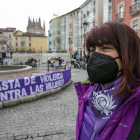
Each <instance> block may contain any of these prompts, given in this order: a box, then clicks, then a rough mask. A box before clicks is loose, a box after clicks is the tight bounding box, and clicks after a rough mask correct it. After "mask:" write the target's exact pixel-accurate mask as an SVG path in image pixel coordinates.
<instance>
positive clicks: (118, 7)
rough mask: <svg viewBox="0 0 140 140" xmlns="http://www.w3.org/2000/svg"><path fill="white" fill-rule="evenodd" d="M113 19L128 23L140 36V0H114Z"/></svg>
mask: <svg viewBox="0 0 140 140" xmlns="http://www.w3.org/2000/svg"><path fill="white" fill-rule="evenodd" d="M112 21H118V22H122V23H125V24H127V25H128V26H130V27H131V28H133V30H135V32H136V33H137V34H138V35H139V36H140V33H139V29H140V0H112Z"/></svg>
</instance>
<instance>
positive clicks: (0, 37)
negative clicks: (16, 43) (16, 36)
mask: <svg viewBox="0 0 140 140" xmlns="http://www.w3.org/2000/svg"><path fill="white" fill-rule="evenodd" d="M7 41H8V37H6V36H4V35H0V42H1V43H6V42H7Z"/></svg>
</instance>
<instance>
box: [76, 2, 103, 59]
mask: <svg viewBox="0 0 140 140" xmlns="http://www.w3.org/2000/svg"><path fill="white" fill-rule="evenodd" d="M83 23H86V28H85V27H84V25H83ZM102 23H103V0H100V1H99V0H98V1H97V0H87V1H85V2H84V3H83V4H82V5H81V6H80V10H79V14H78V54H79V56H80V57H83V56H84V54H86V49H85V42H84V41H85V39H84V37H85V34H86V33H87V32H89V31H90V30H91V29H92V28H94V27H95V26H100V25H101V24H102Z"/></svg>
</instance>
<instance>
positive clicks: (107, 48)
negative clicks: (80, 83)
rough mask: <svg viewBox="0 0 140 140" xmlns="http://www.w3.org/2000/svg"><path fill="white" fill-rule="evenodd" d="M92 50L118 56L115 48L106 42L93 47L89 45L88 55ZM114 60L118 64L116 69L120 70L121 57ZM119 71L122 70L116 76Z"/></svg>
mask: <svg viewBox="0 0 140 140" xmlns="http://www.w3.org/2000/svg"><path fill="white" fill-rule="evenodd" d="M93 51H95V52H98V53H102V54H105V55H109V56H111V57H113V58H116V57H119V54H118V52H117V50H116V49H115V47H114V46H113V45H111V44H107V45H103V46H99V47H97V46H96V47H95V49H94V48H93V47H90V56H91V54H92V52H93ZM115 60H116V62H117V64H118V67H119V70H118V71H120V70H122V62H121V59H120V58H117V59H115ZM121 73H122V72H119V73H118V75H117V77H119V76H120V75H121Z"/></svg>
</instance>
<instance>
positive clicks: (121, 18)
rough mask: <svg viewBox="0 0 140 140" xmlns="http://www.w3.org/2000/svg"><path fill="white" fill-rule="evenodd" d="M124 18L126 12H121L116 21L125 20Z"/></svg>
mask: <svg viewBox="0 0 140 140" xmlns="http://www.w3.org/2000/svg"><path fill="white" fill-rule="evenodd" d="M123 18H124V12H120V13H118V14H116V21H118V22H121V21H123Z"/></svg>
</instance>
